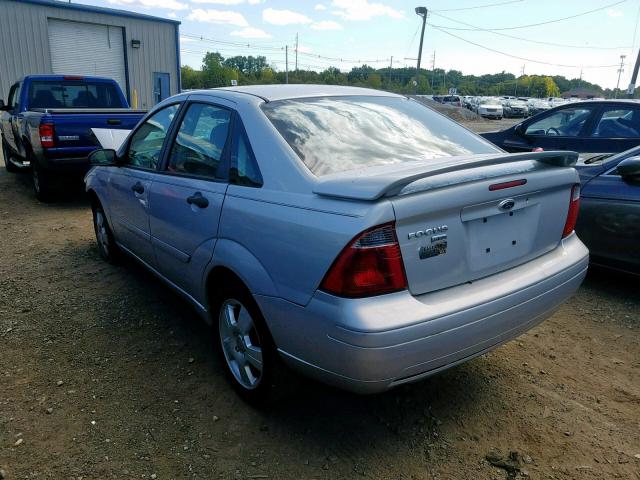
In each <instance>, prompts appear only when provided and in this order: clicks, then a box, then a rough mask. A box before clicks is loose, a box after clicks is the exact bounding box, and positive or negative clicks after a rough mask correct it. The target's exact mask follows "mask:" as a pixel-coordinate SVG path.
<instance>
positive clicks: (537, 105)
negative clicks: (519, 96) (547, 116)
mask: <svg viewBox="0 0 640 480" xmlns="http://www.w3.org/2000/svg"><path fill="white" fill-rule="evenodd" d="M527 108H528V109H529V115H531V116H532V115H537V114H538V113H541V112H546V111H547V110H549V109H550V108H551V106H550V105H549V102H547V101H546V100H542V99H541V98H530V99H529V100H527Z"/></svg>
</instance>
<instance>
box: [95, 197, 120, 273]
mask: <svg viewBox="0 0 640 480" xmlns="http://www.w3.org/2000/svg"><path fill="white" fill-rule="evenodd" d="M92 210H93V229H94V230H95V232H96V242H97V243H98V251H99V252H100V256H101V257H102V258H103V259H104V260H105V261H107V262H108V263H116V261H117V260H118V257H119V256H120V249H119V248H118V245H116V241H115V238H114V237H113V232H112V231H111V227H109V223H108V222H107V216H106V215H105V213H104V210H103V209H102V205H100V204H99V203H97V204H96V205H94V207H93V208H92Z"/></svg>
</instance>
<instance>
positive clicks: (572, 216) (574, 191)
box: [562, 183, 580, 238]
mask: <svg viewBox="0 0 640 480" xmlns="http://www.w3.org/2000/svg"><path fill="white" fill-rule="evenodd" d="M578 210H580V184H579V183H576V184H575V185H574V186H573V187H571V197H570V198H569V212H568V213H567V221H566V222H565V224H564V230H563V231H562V238H565V237H567V236H569V235H570V234H571V232H573V230H574V229H575V228H576V221H577V220H578Z"/></svg>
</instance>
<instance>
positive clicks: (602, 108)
mask: <svg viewBox="0 0 640 480" xmlns="http://www.w3.org/2000/svg"><path fill="white" fill-rule="evenodd" d="M481 135H482V136H483V137H484V138H486V139H487V140H489V141H491V142H492V143H494V144H496V145H498V146H499V147H501V148H503V149H505V150H506V151H508V152H527V151H531V150H532V149H534V148H543V149H545V150H571V151H576V152H580V153H583V154H584V156H585V157H588V156H590V155H591V154H597V153H619V152H622V151H624V150H627V149H629V148H632V147H635V146H636V145H638V144H640V102H637V101H635V100H602V101H588V102H579V103H568V104H565V105H561V106H559V107H556V108H553V109H550V110H548V111H546V112H544V113H540V114H538V115H536V116H535V117H532V118H529V119H527V120H525V121H524V122H521V123H519V124H517V125H514V126H513V127H511V128H507V129H506V130H502V131H498V132H486V133H482V134H481Z"/></svg>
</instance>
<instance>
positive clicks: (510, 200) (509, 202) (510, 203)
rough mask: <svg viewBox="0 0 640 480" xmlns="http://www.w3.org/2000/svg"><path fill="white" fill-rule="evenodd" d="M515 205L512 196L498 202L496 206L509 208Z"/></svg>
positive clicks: (502, 208)
mask: <svg viewBox="0 0 640 480" xmlns="http://www.w3.org/2000/svg"><path fill="white" fill-rule="evenodd" d="M515 205H516V201H515V200H514V199H513V198H507V199H506V200H502V201H501V202H500V203H499V204H498V208H499V209H500V210H511V209H512V208H513V207H515Z"/></svg>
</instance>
